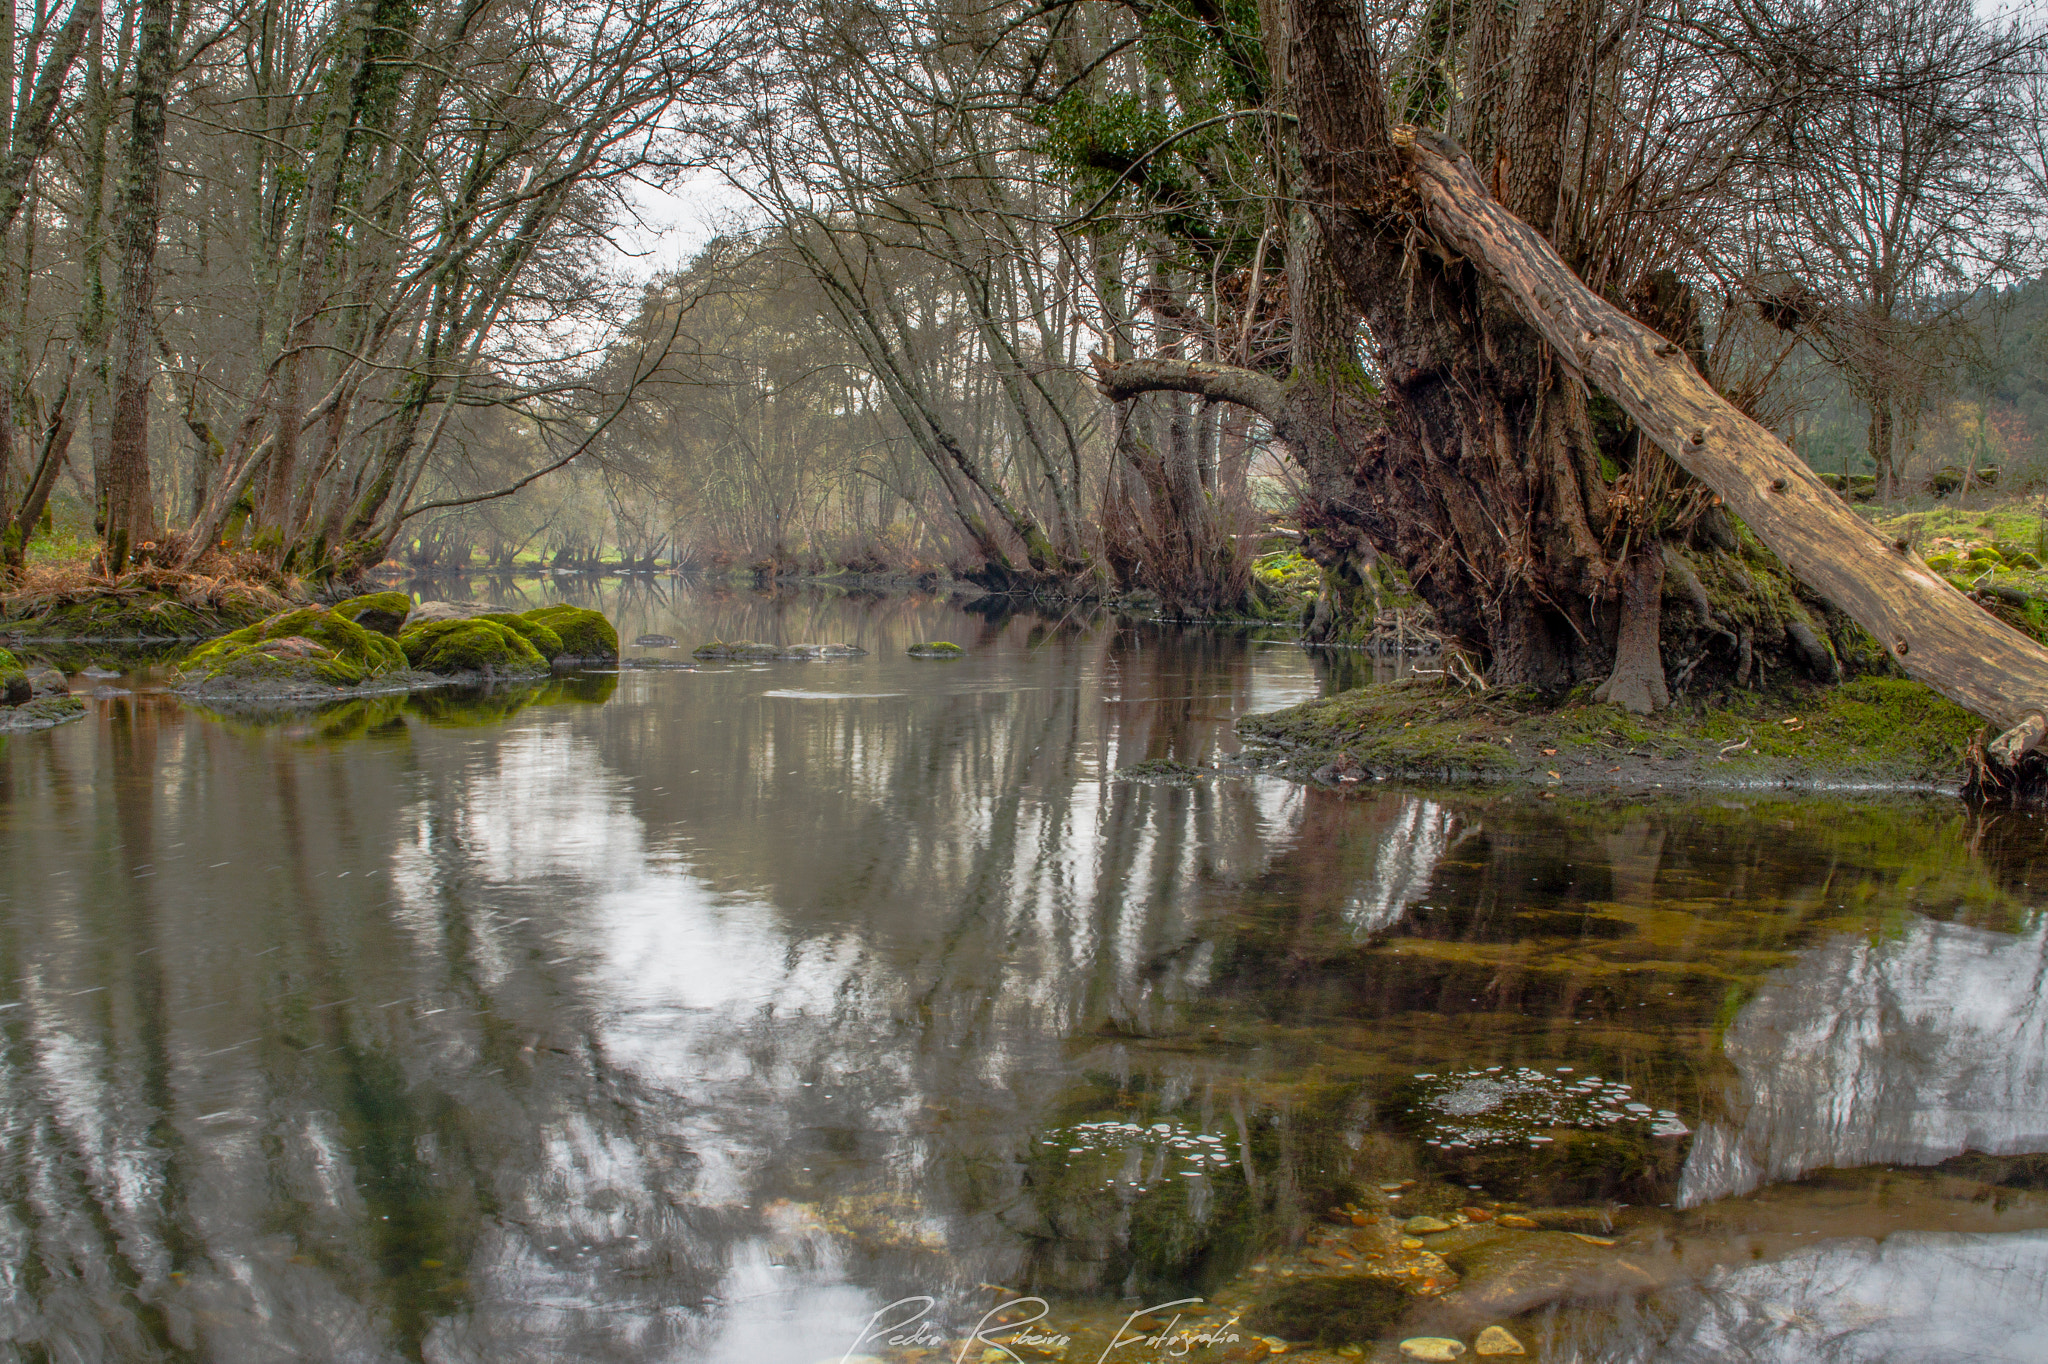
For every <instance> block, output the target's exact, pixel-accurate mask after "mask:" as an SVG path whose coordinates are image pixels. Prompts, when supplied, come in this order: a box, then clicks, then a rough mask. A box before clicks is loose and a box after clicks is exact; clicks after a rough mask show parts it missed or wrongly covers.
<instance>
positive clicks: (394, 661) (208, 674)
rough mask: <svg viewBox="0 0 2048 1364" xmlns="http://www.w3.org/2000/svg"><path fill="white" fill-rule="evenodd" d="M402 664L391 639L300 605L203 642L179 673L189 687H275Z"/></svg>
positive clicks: (362, 676) (343, 679)
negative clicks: (209, 641) (208, 641)
mask: <svg viewBox="0 0 2048 1364" xmlns="http://www.w3.org/2000/svg"><path fill="white" fill-rule="evenodd" d="M404 666H405V655H404V654H403V653H402V652H401V651H400V650H399V647H398V645H397V643H396V642H395V641H393V640H390V639H387V638H386V637H385V636H383V635H380V634H376V633H374V632H372V631H369V630H365V629H364V628H363V627H362V626H360V625H358V624H356V623H355V622H354V621H352V620H349V619H347V618H346V617H344V616H340V615H337V614H336V613H335V612H333V611H331V610H329V609H327V608H325V607H320V606H301V607H297V608H295V609H293V610H290V611H280V612H278V613H277V614H276V615H274V616H271V617H269V618H267V619H265V620H262V621H259V622H258V623H256V624H255V625H251V626H247V627H245V628H243V629H240V630H236V631H234V632H232V633H230V634H226V635H223V636H221V637H220V638H219V639H216V640H214V641H213V642H212V643H210V644H206V645H202V646H201V647H200V648H198V649H195V650H194V651H193V652H192V653H190V654H189V655H187V656H186V657H185V659H184V660H183V661H182V662H180V663H179V664H178V666H177V673H178V678H179V681H180V682H181V684H183V685H185V686H188V687H195V688H201V689H209V690H211V689H219V688H223V687H226V688H233V687H237V686H247V687H253V688H255V689H258V690H275V689H299V688H305V687H312V686H328V687H354V686H360V685H362V684H363V683H364V682H367V681H370V680H371V679H372V678H376V677H382V676H383V675H385V674H386V673H391V672H396V671H398V670H399V669H401V668H403V667H404Z"/></svg>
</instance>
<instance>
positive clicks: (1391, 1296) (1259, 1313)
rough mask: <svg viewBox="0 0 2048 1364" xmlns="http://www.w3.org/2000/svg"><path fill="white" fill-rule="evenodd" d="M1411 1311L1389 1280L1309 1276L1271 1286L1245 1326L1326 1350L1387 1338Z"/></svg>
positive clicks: (1405, 1295)
mask: <svg viewBox="0 0 2048 1364" xmlns="http://www.w3.org/2000/svg"><path fill="white" fill-rule="evenodd" d="M1407 1306H1408V1295H1407V1294H1406V1293H1404V1292H1403V1291H1402V1290H1401V1289H1400V1288H1399V1287H1397V1286H1396V1285H1394V1284H1392V1283H1389V1282H1387V1281H1386V1280H1385V1279H1368V1278H1361V1277H1359V1276H1357V1275H1352V1274H1314V1275H1304V1276H1302V1277H1300V1278H1293V1279H1283V1280H1281V1281H1280V1282H1278V1283H1274V1284H1271V1285H1269V1286H1268V1287H1267V1290H1266V1292H1265V1294H1264V1296H1263V1297H1261V1299H1260V1300H1259V1302H1258V1304H1257V1306H1255V1307H1254V1308H1253V1309H1252V1310H1251V1312H1250V1313H1249V1314H1248V1315H1247V1316H1246V1317H1245V1325H1247V1326H1249V1327H1251V1329H1252V1330H1254V1331H1259V1332H1263V1333H1265V1334H1268V1335H1275V1336H1280V1337H1282V1338H1284V1339H1286V1340H1291V1341H1312V1342H1314V1343H1315V1344H1317V1345H1321V1346H1324V1347H1326V1348H1327V1347H1329V1346H1334V1345H1344V1344H1349V1343H1351V1342H1355V1341H1360V1340H1372V1339H1374V1338H1375V1337H1377V1336H1380V1335H1383V1334H1384V1333H1385V1332H1386V1331H1387V1330H1388V1328H1390V1327H1392V1326H1393V1324H1394V1323H1395V1322H1396V1321H1398V1320H1399V1319H1400V1317H1401V1313H1402V1312H1403V1311H1404V1310H1406V1308H1407Z"/></svg>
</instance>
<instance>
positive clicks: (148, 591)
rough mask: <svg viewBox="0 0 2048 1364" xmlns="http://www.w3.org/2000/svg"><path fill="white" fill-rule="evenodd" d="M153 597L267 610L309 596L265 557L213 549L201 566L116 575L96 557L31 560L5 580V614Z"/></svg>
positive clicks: (232, 611)
mask: <svg viewBox="0 0 2048 1364" xmlns="http://www.w3.org/2000/svg"><path fill="white" fill-rule="evenodd" d="M121 599H127V600H136V601H140V600H143V599H152V600H154V601H156V602H157V603H159V604H161V605H169V604H171V603H174V602H175V603H177V604H179V605H183V606H186V607H189V608H191V609H192V610H194V611H200V612H209V613H213V614H219V615H228V616H243V615H252V614H254V615H268V614H270V613H272V612H275V611H282V610H284V609H285V608H286V607H288V606H290V605H291V604H292V603H293V602H294V601H302V600H304V599H305V594H304V592H303V591H302V590H301V589H300V585H299V583H298V582H297V581H296V580H295V579H289V578H281V577H280V576H279V575H278V574H277V572H276V571H275V570H274V569H272V568H271V567H270V566H269V564H268V563H267V562H265V561H264V560H263V559H262V557H261V556H258V555H253V554H243V555H227V554H218V553H217V554H210V555H208V556H207V557H206V558H205V559H202V560H201V561H200V563H199V564H198V566H197V568H196V569H193V570H189V571H188V570H183V569H176V568H166V567H163V566H161V565H156V564H143V565H141V566H139V567H136V568H133V569H130V570H129V571H128V572H126V573H122V574H120V575H118V576H115V577H109V576H107V575H106V574H104V573H102V572H100V571H99V569H98V564H97V563H96V562H95V561H93V560H71V561H68V562H60V563H31V564H29V565H28V567H27V568H26V569H25V570H24V571H23V573H22V575H21V577H20V578H19V579H17V580H15V581H14V582H12V583H4V581H0V617H9V618H14V619H20V618H22V617H26V616H35V615H40V614H42V613H44V612H46V611H52V610H55V609H57V608H59V607H64V606H70V605H74V604H76V603H79V602H87V601H108V600H121Z"/></svg>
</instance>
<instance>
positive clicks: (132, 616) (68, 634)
mask: <svg viewBox="0 0 2048 1364" xmlns="http://www.w3.org/2000/svg"><path fill="white" fill-rule="evenodd" d="M275 606H276V599H275V597H274V596H273V597H271V598H270V599H268V600H251V601H249V602H248V603H246V604H244V605H239V606H238V605H236V604H234V603H231V602H221V603H217V604H215V605H213V606H209V607H194V606H191V605H188V604H187V603H185V602H183V601H181V600H179V599H178V598H177V597H176V596H174V595H172V594H169V593H163V594H157V593H134V594H121V595H109V596H102V597H92V598H88V599H86V600H83V601H71V602H64V603H61V604H59V605H55V606H51V607H49V608H47V609H44V610H38V611H30V612H26V613H23V614H21V615H17V616H13V617H11V618H9V619H7V620H6V621H5V623H4V624H0V633H6V634H12V635H16V636H18V637H20V638H24V639H38V640H42V639H91V640H152V639H155V640H190V639H207V638H210V637H212V636H214V635H218V634H219V633H221V631H223V630H231V629H234V628H236V627H238V626H245V625H248V624H250V623H252V622H256V621H260V620H262V619H263V618H264V617H265V616H266V615H268V614H269V613H270V611H271V610H274V609H275Z"/></svg>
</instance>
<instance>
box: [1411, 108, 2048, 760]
mask: <svg viewBox="0 0 2048 1364" xmlns="http://www.w3.org/2000/svg"><path fill="white" fill-rule="evenodd" d="M1393 141H1394V145H1395V146H1397V147H1399V148H1400V149H1401V154H1402V157H1403V159H1404V161H1405V162H1406V163H1407V169H1408V172H1409V176H1408V179H1409V183H1410V184H1412V185H1413V187H1414V189H1415V191H1416V193H1417V194H1418V195H1419V196H1420V198H1421V202H1422V207H1423V212H1424V215H1425V217H1426V220H1427V222H1428V224H1429V226H1430V228H1431V230H1432V231H1433V232H1435V234H1436V235H1437V237H1438V238H1439V240H1441V241H1443V242H1444V243H1445V244H1446V245H1448V246H1450V247H1452V248H1453V249H1454V250H1456V251H1458V252H1460V253H1461V254H1463V255H1465V256H1467V257H1469V258H1470V259H1471V260H1472V261H1473V262H1474V263H1475V264H1476V265H1477V266H1478V267H1479V268H1480V269H1481V270H1483V271H1484V272H1485V273H1486V275H1487V276H1488V277H1489V278H1490V279H1492V280H1493V281H1494V282H1495V283H1496V284H1497V285H1499V286H1500V287H1501V288H1502V289H1503V290H1505V291H1506V292H1507V294H1508V295H1509V296H1510V297H1511V298H1512V299H1513V300H1514V301H1515V303H1516V306H1517V307H1518V309H1519V310H1520V311H1521V312H1522V313H1523V315H1524V316H1525V317H1527V318H1528V319H1529V320H1530V322H1531V323H1533V324H1534V325H1535V326H1536V327H1537V328H1538V329H1539V330H1540V331H1541V332H1542V334H1543V336H1544V338H1545V339H1546V340H1547V341H1549V343H1550V344H1551V345H1552V346H1553V347H1554V348H1555V349H1556V351H1557V353H1558V354H1559V355H1560V356H1561V357H1563V358H1564V359H1565V360H1566V361H1567V362H1568V363H1570V364H1571V365H1572V367H1573V368H1574V369H1575V370H1576V371H1577V372H1578V373H1579V374H1580V375H1582V376H1583V377H1584V378H1585V380H1586V381H1587V382H1588V383H1591V384H1594V385H1597V386H1598V387H1599V388H1600V390H1601V391H1602V392H1605V393H1607V394H1608V395H1609V396H1611V397H1612V398H1613V399H1614V400H1615V401H1616V402H1618V403H1620V404H1621V405H1622V407H1623V408H1625V409H1626V410H1627V411H1628V413H1629V415H1630V416H1632V417H1634V418H1635V420H1636V422H1637V424H1638V425H1639V426H1640V427H1641V429H1642V430H1643V432H1644V433H1645V434H1646V435H1648V436H1649V438H1650V439H1651V440H1653V441H1655V442H1656V443H1657V445H1658V447H1659V448H1661V449H1662V450H1664V451H1665V453H1666V454H1668V455H1669V456H1670V457H1671V458H1672V459H1673V460H1674V461H1676V462H1677V463H1678V464H1679V465H1680V466H1682V467H1683V468H1685V469H1686V470H1687V472H1689V473H1691V474H1693V475H1694V476H1695V477H1697V478H1698V479H1699V480H1700V481H1701V482H1703V483H1705V484H1706V485H1707V486H1708V487H1710V488H1712V489H1713V490H1714V491H1715V492H1716V493H1718V494H1719V495H1720V496H1721V497H1722V498H1723V499H1725V500H1726V502H1727V503H1728V505H1729V507H1731V508H1732V509H1733V510H1734V512H1735V513H1736V515H1738V516H1740V517H1741V518H1742V519H1743V521H1744V522H1745V523H1747V524H1748V525H1749V527H1750V528H1751V529H1752V530H1754V531H1755V532H1756V534H1757V537H1758V538H1759V539H1761V540H1762V541H1763V542H1764V543H1765V544H1766V545H1768V546H1769V547H1770V548H1771V549H1772V550H1773V551H1774V552H1775V553H1776V554H1777V555H1778V556H1779V557H1780V558H1782V559H1783V560H1784V561H1785V563H1786V566H1787V567H1789V568H1790V569H1791V570H1792V572H1793V573H1794V574H1795V575H1797V576H1798V577H1799V579H1800V580H1801V581H1803V582H1806V583H1808V584H1810V585H1811V586H1813V587H1814V588H1815V589H1817V590H1818V591H1819V592H1821V593H1822V594H1823V595H1824V596H1826V597H1827V599H1828V600H1829V601H1831V602H1833V603H1834V604H1835V605H1836V606H1838V607H1840V608H1841V609H1842V610H1843V611H1844V612H1846V613H1847V614H1848V615H1849V616H1850V617H1851V618H1852V619H1854V620H1855V621H1856V623H1857V624H1859V625H1861V626H1862V627H1863V628H1864V629H1865V630H1868V631H1869V632H1870V633H1871V635H1872V636H1874V637H1875V638H1876V639H1877V641H1878V642H1879V643H1880V644H1881V645H1882V646H1883V647H1884V648H1885V650H1886V651H1887V652H1888V653H1890V654H1891V655H1892V657H1893V658H1895V659H1896V660H1897V661H1898V663H1899V666H1900V667H1902V668H1903V669H1905V671H1906V673H1907V674H1908V675H1909V676H1911V677H1914V678H1917V679H1918V680H1920V681H1922V682H1925V683H1927V684H1928V685H1929V686H1931V687H1933V688H1934V689H1935V690H1936V691H1939V692H1941V693H1942V694H1943V695H1944V696H1946V697H1948V698H1949V699H1950V700H1952V701H1954V702H1956V704H1958V705H1960V706H1962V707H1964V708H1965V709H1967V710H1969V711H1971V712H1973V713H1975V714H1977V715H1981V716H1983V717H1984V718H1985V719H1987V720H1990V721H1991V722H1992V723H1993V724H1995V725H1996V726H1997V727H1998V728H1999V730H2000V731H2001V732H2002V733H2001V739H2000V743H1999V744H1998V745H1997V746H1995V751H1994V753H1993V756H1994V757H1998V758H1999V759H2000V760H2001V761H2005V762H2008V763H2010V762H2012V761H2013V760H2015V759H2016V758H2017V757H2018V756H2019V755H2020V754H2022V753H2024V752H2026V751H2027V750H2028V749H2031V748H2033V747H2034V746H2036V745H2038V744H2039V743H2040V742H2041V741H2042V738H2043V736H2044V733H2048V719H2044V715H2048V648H2043V647H2042V646H2041V645H2039V644H2037V643H2035V642H2034V641H2033V640H2031V639H2029V638H2027V637H2026V636H2025V635H2023V634H2021V633H2020V632H2019V631H2017V630H2014V629H2013V628H2012V627H2010V626H2008V625H2005V624H2003V623H2002V622H2000V621H1998V620H1997V619H1995V618H1994V617H1992V616H1991V615H1989V614H1988V613H1986V612H1985V611H1983V610H1981V609H1979V608H1978V607H1977V606H1976V605H1974V604H1973V603H1971V602H1970V600H1969V599H1968V598H1966V597H1964V596H1963V594H1962V593H1960V592H1958V591H1956V590H1955V588H1953V587H1951V586H1950V585H1949V584H1948V582H1947V580H1945V579H1944V578H1942V577H1941V575H1939V574H1937V573H1935V572H1933V571H1932V570H1931V569H1929V568H1928V567H1927V566H1926V565H1925V564H1923V563H1921V562H1920V559H1919V556H1917V555H1915V554H1914V553H1913V552H1912V549H1911V547H1910V546H1909V545H1907V543H1906V542H1905V541H1903V540H1900V541H1896V542H1891V543H1887V542H1886V541H1885V539H1884V538H1883V537H1882V536H1880V535H1879V534H1878V533H1877V531H1876V530H1875V529H1874V528H1873V527H1872V526H1871V525H1870V523H1869V522H1867V521H1865V520H1864V519H1863V518H1862V517H1860V516H1857V515H1856V514H1855V513H1854V512H1852V511H1850V510H1849V507H1848V505H1847V504H1846V503H1845V502H1843V501H1842V500H1841V499H1840V498H1839V497H1837V496H1835V494H1834V493H1833V492H1832V491H1831V490H1830V489H1829V488H1828V487H1827V485H1826V484H1824V483H1822V482H1821V481H1820V479H1819V477H1818V476H1816V475H1815V474H1814V472H1813V471H1812V470H1811V469H1809V468H1808V467H1807V466H1806V464H1805V462H1804V461H1802V460H1801V459H1799V457H1798V456H1796V455H1794V454H1793V453H1792V452H1791V451H1790V450H1789V449H1787V448H1786V447H1785V445H1784V443H1783V442H1781V441H1779V440H1778V439H1777V437H1775V436H1773V435H1772V434H1771V433H1770V432H1769V431H1767V430H1765V429H1764V428H1763V427H1762V426H1759V425H1758V424H1757V423H1756V422H1754V421H1752V420H1750V418H1748V417H1747V416H1745V415H1743V413H1741V412H1740V411H1738V410H1737V409H1736V408H1735V407H1734V406H1733V405H1732V404H1730V403H1729V402H1728V401H1727V400H1726V399H1724V398H1723V397H1722V396H1721V395H1720V394H1719V393H1718V392H1716V391H1715V390H1714V388H1713V386H1712V385H1710V384H1709V383H1707V381H1706V380H1705V379H1703V378H1701V377H1700V375H1699V372H1698V371H1697V370H1695V369H1694V368H1693V366H1692V362H1691V361H1690V360H1688V359H1687V358H1686V357H1685V355H1684V354H1683V353H1682V351H1681V350H1680V349H1679V347H1678V346H1676V345H1674V344H1673V343H1671V342H1669V341H1666V340H1665V339H1664V338H1663V337H1661V336H1658V335H1657V334H1656V333H1654V332H1652V331H1650V330H1649V329H1648V328H1647V327H1644V326H1643V325H1642V324H1641V323H1639V322H1637V321H1635V320H1634V319H1633V318H1631V317H1629V316H1628V315H1626V314H1625V313H1623V312H1621V311H1620V310H1619V309H1617V308H1615V307H1613V306H1612V305H1611V304H1609V303H1607V302H1606V301H1605V300H1603V299H1601V298H1600V297H1599V296H1598V295H1596V294H1594V293H1593V292H1592V291H1591V290H1590V289H1588V288H1586V287H1585V285H1584V284H1583V283H1581V282H1580V281H1579V280H1578V278H1577V277H1576V276H1574V275H1573V274H1572V273H1571V271H1570V270H1569V269H1567V268H1566V267H1565V264H1564V262H1563V261H1562V260H1560V259H1559V258H1558V256H1557V253H1556V252H1555V251H1554V250H1552V249H1551V247H1550V244H1549V243H1548V242H1546V241H1544V240H1543V238H1542V237H1540V236H1539V235H1537V234H1536V233H1535V232H1534V231H1532V230H1531V229H1530V228H1529V226H1528V225H1527V224H1525V223H1523V222H1521V221H1519V220H1518V219H1516V218H1515V217H1513V216H1512V215H1511V214H1509V213H1508V212H1507V211H1506V210H1505V209H1503V208H1502V207H1501V206H1500V205H1499V204H1497V203H1495V202H1494V201H1493V200H1492V199H1491V198H1490V197H1489V196H1488V195H1487V193H1486V190H1485V187H1484V186H1483V185H1482V184H1481V183H1480V181H1479V177H1478V175H1477V174H1476V173H1475V172H1474V170H1473V168H1472V163H1471V162H1470V161H1469V160H1468V159H1466V158H1465V157H1464V156H1463V155H1462V154H1461V153H1460V152H1459V151H1458V149H1457V148H1456V147H1455V146H1452V145H1450V144H1449V143H1447V142H1446V141H1444V140H1443V139H1440V138H1436V137H1433V136H1431V135H1429V134H1426V133H1419V132H1416V131H1414V130H1412V129H1409V130H1401V133H1400V135H1398V136H1396V137H1395V138H1394V139H1393Z"/></svg>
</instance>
